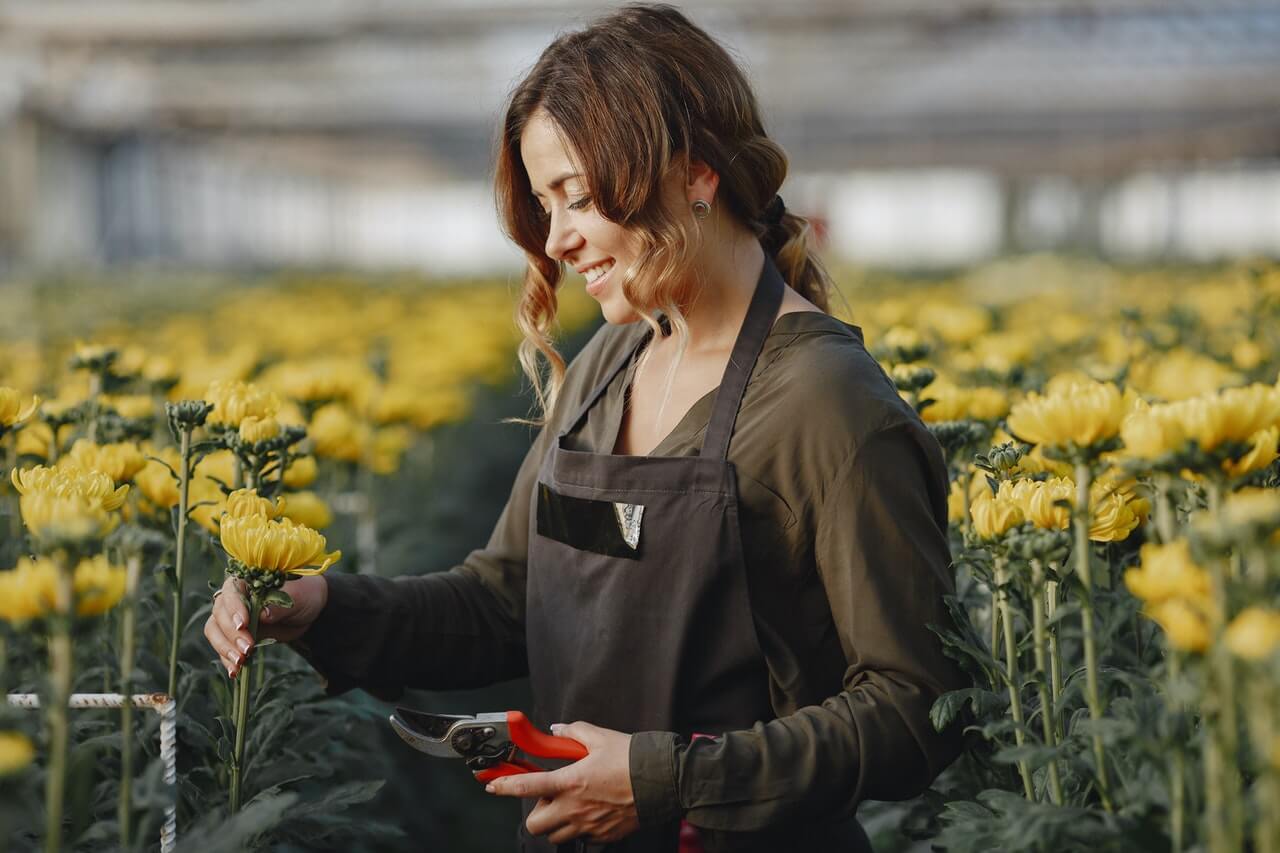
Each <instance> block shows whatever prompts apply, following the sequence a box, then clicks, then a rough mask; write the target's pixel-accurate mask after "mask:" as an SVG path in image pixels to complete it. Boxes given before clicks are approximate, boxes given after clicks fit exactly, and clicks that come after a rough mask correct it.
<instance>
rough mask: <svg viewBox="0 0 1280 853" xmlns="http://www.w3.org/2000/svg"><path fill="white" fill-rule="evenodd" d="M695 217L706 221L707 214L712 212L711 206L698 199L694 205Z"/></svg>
mask: <svg viewBox="0 0 1280 853" xmlns="http://www.w3.org/2000/svg"><path fill="white" fill-rule="evenodd" d="M692 206H693V215H694V216H695V217H697V218H698V219H706V218H707V214H708V213H710V212H711V204H710V203H709V202H707V201H703V200H702V199H698V200H697V201H695V202H694V203H693V205H692Z"/></svg>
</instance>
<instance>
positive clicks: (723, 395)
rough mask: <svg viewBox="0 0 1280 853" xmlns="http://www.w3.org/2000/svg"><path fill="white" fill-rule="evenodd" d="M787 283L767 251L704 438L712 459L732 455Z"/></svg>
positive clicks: (704, 449)
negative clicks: (751, 384)
mask: <svg viewBox="0 0 1280 853" xmlns="http://www.w3.org/2000/svg"><path fill="white" fill-rule="evenodd" d="M786 286H787V285H786V282H784V281H783V280H782V274H781V273H780V272H778V267H777V266H776V265H774V263H773V259H772V258H770V257H769V255H768V254H766V255H765V256H764V268H763V269H762V270H761V271H760V280H759V282H757V283H756V290H755V293H754V294H753V295H752V297H751V306H750V307H749V308H747V317H746V319H745V320H743V321H742V329H741V330H740V331H739V332H738V339H737V341H736V342H735V343H734V345H733V354H732V355H730V356H729V364H728V365H727V366H726V367H725V370H724V378H723V379H721V380H720V387H719V388H718V389H717V390H716V399H715V403H714V406H713V408H712V410H711V421H710V422H709V423H708V424H707V433H706V435H705V436H704V437H703V439H702V453H701V454H700V455H701V456H704V457H707V458H709V459H727V458H728V455H729V438H730V437H731V436H732V435H733V425H734V423H735V422H736V421H737V420H738V407H739V406H741V405H742V395H743V393H744V392H745V391H746V389H747V380H749V379H750V378H751V371H752V370H753V369H755V366H756V360H757V359H758V358H760V351H761V350H762V349H764V342H765V338H767V337H769V330H770V329H772V328H773V321H774V318H775V317H777V316H778V309H779V308H780V307H782V295H783V291H784V289H785V288H786Z"/></svg>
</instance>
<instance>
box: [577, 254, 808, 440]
mask: <svg viewBox="0 0 1280 853" xmlns="http://www.w3.org/2000/svg"><path fill="white" fill-rule="evenodd" d="M785 288H786V282H784V281H783V280H782V274H781V273H780V272H778V267H777V266H776V265H775V264H774V263H773V259H772V258H770V257H769V256H768V255H767V254H766V255H765V257H764V268H763V269H761V271H760V280H759V281H758V282H757V283H756V289H755V292H754V293H753V294H752V296H751V305H750V306H749V307H748V308H747V316H746V319H745V320H743V321H742V328H741V329H740V330H739V331H738V338H737V340H736V341H735V342H734V345H733V353H732V355H730V356H729V364H728V365H727V366H726V367H725V371H724V377H723V378H722V379H721V380H720V386H719V388H718V389H717V390H716V397H715V402H714V404H713V407H712V411H711V421H710V422H709V423H708V425H707V432H706V435H705V436H704V437H703V440H702V452H701V454H700V455H701V456H706V457H709V458H712V459H725V458H727V457H728V453H729V438H730V436H732V435H733V425H734V423H735V422H736V421H737V419H738V407H739V406H740V405H741V404H742V395H743V392H745V391H746V388H747V380H748V379H750V378H751V371H752V370H753V369H754V368H755V364H756V360H757V359H758V358H759V357H760V351H761V350H762V349H764V342H765V338H767V337H769V330H770V329H772V328H773V321H774V318H775V317H777V316H778V308H780V307H781V306H782V294H783V291H784V289H785ZM652 336H653V331H652V330H647V331H646V332H645V333H644V334H643V335H641V336H640V340H638V341H636V345H635V346H634V347H632V348H631V349H630V350H628V351H627V352H624V353H623V354H622V355H621V356H620V357H619V358H618V361H617V363H616V364H615V365H614V366H613V367H612V368H610V369H609V370H607V371H605V374H604V376H603V377H602V378H601V380H600V383H599V384H598V385H597V386H596V387H595V389H594V390H592V392H591V393H590V394H588V395H587V396H586V397H584V398H583V400H582V405H580V406H579V407H578V411H577V412H576V413H575V414H574V416H573V417H572V418H570V419H568V420H566V421H565V424H564V426H563V427H562V428H561V429H560V437H561V438H564V437H566V436H567V435H568V434H569V433H571V432H572V431H573V430H574V428H575V427H576V426H577V425H578V424H579V423H580V422H581V421H582V419H583V417H585V416H586V414H587V411H588V410H589V409H590V408H591V407H592V406H593V405H595V403H596V401H597V400H599V399H600V397H601V396H603V395H604V392H605V391H606V390H607V389H608V387H609V385H610V384H611V383H612V382H613V380H614V378H615V377H616V376H617V375H618V374H619V373H620V372H621V371H622V370H623V369H624V368H625V367H626V366H627V365H628V364H629V363H630V362H631V360H632V359H633V358H635V356H636V353H638V352H640V350H641V349H642V348H643V347H644V346H645V344H647V343H648V342H649V338H650V337H652ZM612 450H613V448H608V449H607V450H606V451H604V452H606V453H610V452H612Z"/></svg>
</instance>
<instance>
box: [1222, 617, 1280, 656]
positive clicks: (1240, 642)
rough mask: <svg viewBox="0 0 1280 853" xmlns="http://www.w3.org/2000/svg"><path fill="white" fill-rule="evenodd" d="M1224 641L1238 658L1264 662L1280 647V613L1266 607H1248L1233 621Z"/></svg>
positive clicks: (1228, 627)
mask: <svg viewBox="0 0 1280 853" xmlns="http://www.w3.org/2000/svg"><path fill="white" fill-rule="evenodd" d="M1224 640H1225V642H1226V644H1227V648H1229V649H1230V650H1231V652H1232V654H1234V655H1236V656H1237V657H1241V658H1244V659H1245V660H1264V659H1266V658H1268V657H1270V656H1271V654H1272V652H1274V651H1275V650H1276V647H1277V646H1280V613H1277V612H1276V611H1274V610H1271V609H1269V608H1266V607H1257V606H1255V607H1247V608H1245V609H1244V610H1242V611H1241V612H1240V615H1238V616H1236V618H1235V619H1233V620H1231V624H1230V625H1228V626H1227V630H1226V634H1225V636H1224Z"/></svg>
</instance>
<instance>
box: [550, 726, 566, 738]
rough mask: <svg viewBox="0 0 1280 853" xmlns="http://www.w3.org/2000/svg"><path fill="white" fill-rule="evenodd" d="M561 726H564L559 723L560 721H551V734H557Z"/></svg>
mask: <svg viewBox="0 0 1280 853" xmlns="http://www.w3.org/2000/svg"><path fill="white" fill-rule="evenodd" d="M563 728H564V726H563V725H561V724H560V723H552V724H551V733H552V734H553V735H558V734H560V731H561V730H562V729H563Z"/></svg>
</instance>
